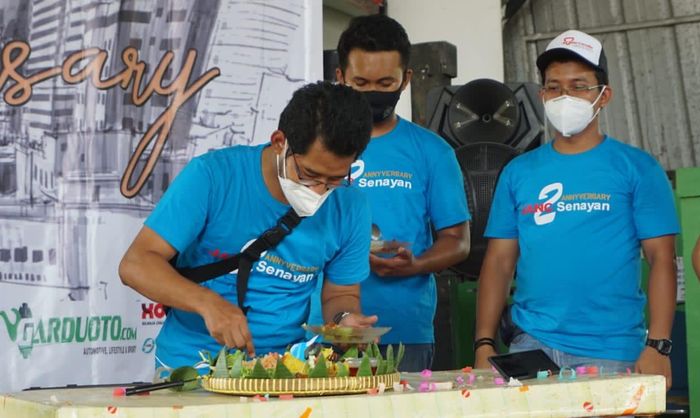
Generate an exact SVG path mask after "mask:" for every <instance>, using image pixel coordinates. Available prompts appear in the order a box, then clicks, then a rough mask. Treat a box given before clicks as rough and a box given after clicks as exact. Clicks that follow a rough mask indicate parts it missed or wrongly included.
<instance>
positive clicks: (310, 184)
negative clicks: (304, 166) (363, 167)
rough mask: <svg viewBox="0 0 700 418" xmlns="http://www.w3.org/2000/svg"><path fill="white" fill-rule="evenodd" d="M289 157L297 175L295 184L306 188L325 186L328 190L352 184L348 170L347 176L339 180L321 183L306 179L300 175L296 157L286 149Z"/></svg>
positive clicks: (290, 150)
mask: <svg viewBox="0 0 700 418" xmlns="http://www.w3.org/2000/svg"><path fill="white" fill-rule="evenodd" d="M289 155H291V156H292V161H293V162H294V171H296V173H297V177H298V178H299V180H298V181H297V183H299V184H301V185H302V186H306V187H314V186H318V185H321V184H323V185H324V186H326V188H327V189H328V190H332V189H337V188H338V187H348V186H350V185H351V184H352V178H351V177H350V170H348V175H347V176H345V177H343V178H341V179H334V180H330V181H321V180H317V179H315V178H313V177H308V176H305V175H304V174H302V172H301V167H300V166H299V162H298V161H297V157H296V156H295V154H294V152H293V151H292V149H291V148H288V149H287V157H289Z"/></svg>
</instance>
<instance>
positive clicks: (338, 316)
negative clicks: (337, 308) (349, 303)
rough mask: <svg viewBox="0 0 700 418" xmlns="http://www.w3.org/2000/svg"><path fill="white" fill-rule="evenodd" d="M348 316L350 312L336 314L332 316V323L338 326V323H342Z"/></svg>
mask: <svg viewBox="0 0 700 418" xmlns="http://www.w3.org/2000/svg"><path fill="white" fill-rule="evenodd" d="M348 315H350V312H347V311H345V312H338V313H337V314H335V315H333V322H334V323H335V324H336V325H340V321H342V320H343V319H344V318H345V317H346V316H348Z"/></svg>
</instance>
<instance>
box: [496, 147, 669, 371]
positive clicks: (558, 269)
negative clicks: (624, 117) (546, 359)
mask: <svg viewBox="0 0 700 418" xmlns="http://www.w3.org/2000/svg"><path fill="white" fill-rule="evenodd" d="M679 230H680V228H679V224H678V218H677V215H676V210H675V208H674V200H673V194H672V191H671V187H670V184H669V181H668V178H667V177H666V174H665V173H664V171H663V169H662V168H661V166H660V165H659V164H658V163H657V162H656V160H654V158H653V157H652V156H651V155H649V154H648V153H646V152H644V151H642V150H640V149H638V148H635V147H632V146H630V145H626V144H623V143H621V142H619V141H617V140H615V139H613V138H610V137H605V138H604V140H603V141H602V142H601V143H600V144H598V145H597V146H596V147H595V148H593V149H591V150H589V151H586V152H583V153H580V154H567V155H565V154H560V153H559V152H557V151H556V150H555V149H554V148H553V146H552V143H548V144H545V145H542V146H541V147H539V148H537V149H535V150H533V151H530V152H528V153H525V154H523V155H521V156H519V157H517V158H515V159H514V160H513V161H511V162H510V163H509V164H508V165H507V166H506V167H505V168H504V170H503V172H502V173H501V177H500V179H499V181H498V185H497V187H496V192H495V194H494V198H493V203H492V206H491V213H490V215H489V221H488V225H487V228H486V232H485V234H484V235H485V236H487V237H489V238H505V239H518V243H519V246H520V257H519V259H518V262H517V267H516V272H517V273H516V281H515V285H516V290H515V295H514V298H513V309H512V315H513V321H514V322H515V323H516V324H517V325H518V326H520V327H521V328H522V329H523V330H524V331H525V332H527V333H528V334H531V335H532V336H533V337H535V338H537V339H538V340H540V341H541V342H543V343H544V344H545V345H547V346H549V347H552V348H555V349H558V350H561V351H564V352H567V353H571V354H574V355H579V356H587V357H594V358H602V359H613V360H624V361H635V360H636V359H637V357H638V356H639V354H640V352H641V350H642V348H643V344H644V337H645V327H644V318H643V313H644V312H643V311H644V306H645V304H646V297H645V295H644V292H643V291H642V289H641V288H640V280H641V260H640V246H641V240H645V239H648V238H655V237H659V236H663V235H670V234H677V233H678V232H679Z"/></svg>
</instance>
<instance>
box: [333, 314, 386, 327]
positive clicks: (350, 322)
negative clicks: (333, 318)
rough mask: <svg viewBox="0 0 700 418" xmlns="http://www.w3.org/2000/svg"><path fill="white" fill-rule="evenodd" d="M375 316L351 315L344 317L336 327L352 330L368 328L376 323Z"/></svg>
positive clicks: (376, 318)
mask: <svg viewBox="0 0 700 418" xmlns="http://www.w3.org/2000/svg"><path fill="white" fill-rule="evenodd" d="M378 319H379V318H378V317H377V315H371V316H365V315H362V314H359V313H351V314H348V315H346V316H345V318H343V319H342V320H340V323H339V324H338V325H342V326H344V327H353V328H369V327H371V326H373V325H374V324H376V323H377V320H378Z"/></svg>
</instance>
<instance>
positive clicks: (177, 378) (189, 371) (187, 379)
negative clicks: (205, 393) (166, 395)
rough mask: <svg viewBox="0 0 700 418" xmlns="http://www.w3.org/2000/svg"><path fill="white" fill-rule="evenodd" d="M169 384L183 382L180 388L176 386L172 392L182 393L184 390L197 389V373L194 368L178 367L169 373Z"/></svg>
mask: <svg viewBox="0 0 700 418" xmlns="http://www.w3.org/2000/svg"><path fill="white" fill-rule="evenodd" d="M168 381H169V382H184V384H183V385H182V386H176V387H174V388H172V390H174V391H176V392H182V391H186V390H194V389H197V387H199V372H198V371H197V369H195V368H194V367H190V366H184V367H178V368H177V369H175V370H173V372H172V373H170V377H169V378H168Z"/></svg>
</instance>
